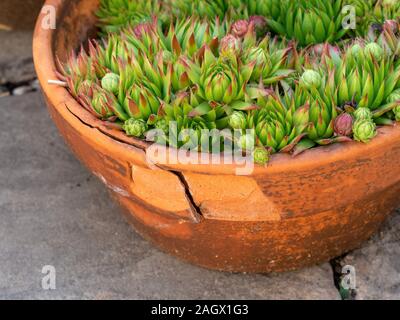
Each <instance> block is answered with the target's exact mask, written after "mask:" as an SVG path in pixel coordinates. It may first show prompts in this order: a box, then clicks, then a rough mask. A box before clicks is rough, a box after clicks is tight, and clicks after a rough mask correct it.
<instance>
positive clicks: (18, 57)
mask: <svg viewBox="0 0 400 320" xmlns="http://www.w3.org/2000/svg"><path fill="white" fill-rule="evenodd" d="M33 78H35V70H34V67H33V61H32V32H31V31H1V29H0V86H1V85H2V84H4V83H7V82H11V83H21V82H25V81H30V80H32V79H33Z"/></svg>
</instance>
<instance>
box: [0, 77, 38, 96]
mask: <svg viewBox="0 0 400 320" xmlns="http://www.w3.org/2000/svg"><path fill="white" fill-rule="evenodd" d="M38 89H39V83H38V82H37V78H31V79H29V80H24V81H19V82H10V81H7V82H4V83H2V84H0V97H6V96H17V95H18V96H21V95H24V94H27V93H30V92H35V91H37V90H38Z"/></svg>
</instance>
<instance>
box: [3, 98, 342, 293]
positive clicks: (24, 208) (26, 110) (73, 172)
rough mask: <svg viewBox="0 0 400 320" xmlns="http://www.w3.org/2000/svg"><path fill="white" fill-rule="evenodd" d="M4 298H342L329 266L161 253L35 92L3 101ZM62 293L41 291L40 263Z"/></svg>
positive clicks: (58, 291)
mask: <svg viewBox="0 0 400 320" xmlns="http://www.w3.org/2000/svg"><path fill="white" fill-rule="evenodd" d="M0 109H1V110H2V114H3V116H2V117H1V118H0V127H1V131H0V219H1V220H0V245H1V247H0V298H2V299H13V298H16V299H125V298H132V299H151V298H160V299H217V298H221V299H251V298H254V299H338V298H339V294H338V291H337V290H336V288H335V287H334V285H333V275H332V269H331V267H330V265H329V264H324V265H322V266H317V267H314V268H310V269H306V270H302V271H298V272H292V273H287V274H283V275H242V274H228V273H220V272H214V271H208V270H205V269H201V268H198V267H195V266H192V265H189V264H186V263H184V262H181V261H178V260H176V259H175V258H173V257H170V256H168V255H166V254H164V253H161V252H160V251H158V250H157V249H155V248H154V247H152V246H151V245H150V244H149V243H147V242H146V241H144V240H143V239H142V238H141V237H140V236H139V235H138V234H136V233H135V232H134V231H133V229H132V228H131V227H130V226H129V225H128V224H127V223H126V222H125V220H124V218H123V216H122V215H121V213H120V210H119V208H118V207H117V206H116V205H115V204H114V202H113V201H112V200H111V198H110V197H109V196H108V193H107V191H106V188H105V187H104V186H103V185H102V184H101V183H100V182H99V181H98V180H97V178H94V177H93V176H92V175H91V174H90V173H89V172H88V171H87V170H86V169H85V168H84V167H83V166H82V165H81V164H80V163H79V162H78V161H77V160H76V159H75V158H74V156H73V155H72V154H71V153H70V152H69V150H68V149H67V147H66V146H65V145H64V142H63V141H62V139H61V138H60V136H59V135H58V133H57V130H56V129H55V127H54V125H53V123H52V122H51V120H50V118H49V116H48V115H47V111H46V109H45V107H44V104H43V101H42V98H41V96H40V94H39V93H30V94H26V95H24V96H18V97H16V96H10V97H5V98H1V99H0ZM45 265H52V266H54V267H55V268H56V272H57V273H56V275H57V278H56V279H57V282H56V285H57V289H56V290H54V291H44V290H43V289H42V288H41V280H42V277H43V276H44V275H43V274H42V273H41V270H42V267H43V266H45Z"/></svg>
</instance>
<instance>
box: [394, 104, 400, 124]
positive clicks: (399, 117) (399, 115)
mask: <svg viewBox="0 0 400 320" xmlns="http://www.w3.org/2000/svg"><path fill="white" fill-rule="evenodd" d="M393 112H394V115H395V119H396V121H400V106H396V107H395V108H394V109H393Z"/></svg>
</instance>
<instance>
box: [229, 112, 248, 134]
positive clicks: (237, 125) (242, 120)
mask: <svg viewBox="0 0 400 320" xmlns="http://www.w3.org/2000/svg"><path fill="white" fill-rule="evenodd" d="M229 126H230V127H231V128H232V129H234V130H245V129H246V127H247V117H246V115H245V114H244V113H243V112H241V111H234V112H233V113H232V114H231V115H230V116H229Z"/></svg>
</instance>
